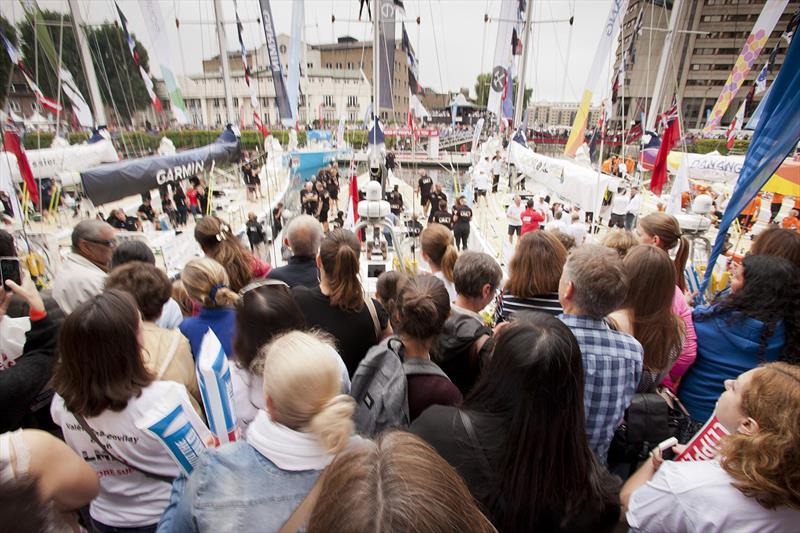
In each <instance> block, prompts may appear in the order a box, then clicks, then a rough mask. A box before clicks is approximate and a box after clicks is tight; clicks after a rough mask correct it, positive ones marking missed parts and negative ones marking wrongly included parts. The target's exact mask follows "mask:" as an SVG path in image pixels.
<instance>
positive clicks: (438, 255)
mask: <svg viewBox="0 0 800 533" xmlns="http://www.w3.org/2000/svg"><path fill="white" fill-rule="evenodd" d="M420 241H421V244H422V251H423V252H424V253H425V255H427V256H428V258H430V260H431V262H432V263H433V265H434V266H436V267H437V268H439V269H440V270H441V271H442V274H443V275H444V277H445V279H446V280H447V281H449V282H451V283H452V282H453V269H454V268H455V266H456V259H458V250H456V247H455V246H454V244H453V233H452V232H451V231H450V230H449V229H447V227H446V226H443V225H441V224H435V223H432V224H428V226H427V227H426V228H425V229H424V230H422V234H421V235H420Z"/></svg>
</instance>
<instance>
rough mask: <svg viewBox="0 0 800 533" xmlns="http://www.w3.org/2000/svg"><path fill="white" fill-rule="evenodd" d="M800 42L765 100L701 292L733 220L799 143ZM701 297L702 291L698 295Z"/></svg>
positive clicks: (795, 40)
mask: <svg viewBox="0 0 800 533" xmlns="http://www.w3.org/2000/svg"><path fill="white" fill-rule="evenodd" d="M798 87H800V39H792V44H791V45H790V47H789V51H788V52H787V54H786V59H785V60H784V62H783V66H782V67H781V70H780V72H778V76H777V77H776V78H775V81H774V82H773V84H772V89H773V90H771V91H769V95H768V96H767V97H766V99H765V101H764V103H763V105H762V107H763V109H762V111H761V117H760V120H759V122H758V127H757V128H756V131H755V133H754V134H753V139H752V141H751V142H750V147H749V148H748V150H747V156H746V157H745V160H744V165H742V171H741V172H740V173H739V180H738V181H737V182H736V186H735V187H734V189H733V194H731V198H730V201H729V202H728V208H727V209H726V210H725V213H724V214H723V215H722V220H720V223H719V233H718V234H717V240H716V241H715V242H714V247H713V248H712V249H711V257H710V258H709V260H708V267H707V268H706V275H705V278H704V279H703V291H704V290H705V289H706V287H707V286H708V282H709V280H710V279H711V272H712V270H713V267H714V264H715V263H716V261H717V257H718V256H719V254H720V252H721V251H722V245H723V243H724V242H725V235H726V234H727V233H728V229H729V228H730V226H731V224H732V223H733V221H734V219H736V216H737V215H738V214H739V213H741V212H742V209H744V208H745V206H747V204H748V203H750V201H751V200H752V199H753V198H754V197H755V196H756V194H758V191H760V190H761V188H762V187H764V184H766V183H767V180H769V178H770V177H771V176H772V175H773V174H774V173H775V171H776V170H778V167H779V166H780V165H781V163H783V161H784V159H786V156H787V155H789V154H790V153H791V152H792V150H794V147H795V146H796V145H797V142H798V141H799V140H800V91H798V90H797V88H798ZM701 293H702V291H701Z"/></svg>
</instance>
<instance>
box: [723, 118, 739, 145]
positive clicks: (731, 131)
mask: <svg viewBox="0 0 800 533" xmlns="http://www.w3.org/2000/svg"><path fill="white" fill-rule="evenodd" d="M736 131H737V130H736V117H733V121H732V122H731V125H730V126H728V131H727V132H725V135H726V136H727V137H728V142H727V143H725V144H726V146H727V147H728V150H730V149H731V148H733V143H734V141H736Z"/></svg>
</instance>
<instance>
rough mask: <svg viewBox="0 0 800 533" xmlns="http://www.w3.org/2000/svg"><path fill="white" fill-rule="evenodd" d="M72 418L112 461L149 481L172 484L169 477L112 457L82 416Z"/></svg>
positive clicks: (76, 415)
mask: <svg viewBox="0 0 800 533" xmlns="http://www.w3.org/2000/svg"><path fill="white" fill-rule="evenodd" d="M72 416H74V417H75V420H77V421H78V424H80V425H81V427H82V428H83V430H84V431H85V432H86V433H88V434H89V438H90V439H92V442H94V443H95V444H97V445H98V446H100V448H101V449H102V450H103V452H105V453H106V455H109V456H110V457H111V458H112V459H114V460H115V461H117V462H118V463H122V464H124V465H125V466H127V467H128V468H130V469H132V470H136V471H137V472H139V473H141V474H144V476H145V477H148V478H150V479H154V480H156V481H163V482H164V483H170V484H172V481H173V478H171V477H168V476H162V475H159V474H151V473H150V472H148V471H146V470H142V469H141V468H139V467H138V466H134V465H132V464H130V463H129V462H128V461H126V460H125V459H122V458H121V457H117V456H116V455H114V454H113V453H111V450H109V449H108V448H107V447H106V445H105V444H103V443H102V442H101V441H100V439H99V438H98V437H97V433H95V432H94V430H93V429H92V426H90V425H89V424H88V423H87V422H86V419H85V418H84V417H83V416H82V415H79V414H75V413H73V415H72Z"/></svg>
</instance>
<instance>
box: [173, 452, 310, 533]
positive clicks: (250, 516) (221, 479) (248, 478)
mask: <svg viewBox="0 0 800 533" xmlns="http://www.w3.org/2000/svg"><path fill="white" fill-rule="evenodd" d="M319 474H320V471H318V470H302V471H287V470H281V469H279V468H278V467H277V466H275V464H274V463H273V462H272V461H270V460H269V459H267V458H266V457H264V456H263V455H261V454H260V453H259V452H258V451H256V449H255V448H253V447H252V446H251V445H249V444H248V443H246V442H244V441H238V442H234V443H232V444H226V445H225V446H222V447H220V448H217V449H213V450H208V451H207V452H206V453H204V454H203V456H202V457H201V458H200V461H199V463H198V465H197V467H195V469H194V472H192V475H191V476H190V477H189V479H188V480H187V479H186V478H185V477H183V476H181V477H179V478H178V479H176V480H175V483H174V484H173V486H172V495H171V497H170V503H169V505H168V506H167V509H166V510H165V511H164V514H163V515H162V516H161V522H159V524H158V533H169V532H175V533H184V532H197V533H200V532H217V531H263V532H270V531H278V530H279V529H280V528H281V526H282V525H283V524H284V523H285V522H286V520H288V519H289V517H290V516H291V514H292V513H293V512H294V511H295V509H296V508H297V507H298V506H299V505H300V502H302V501H303V498H305V497H306V495H307V494H308V491H310V490H311V487H312V486H313V485H314V482H315V481H316V480H317V477H318V476H319Z"/></svg>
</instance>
